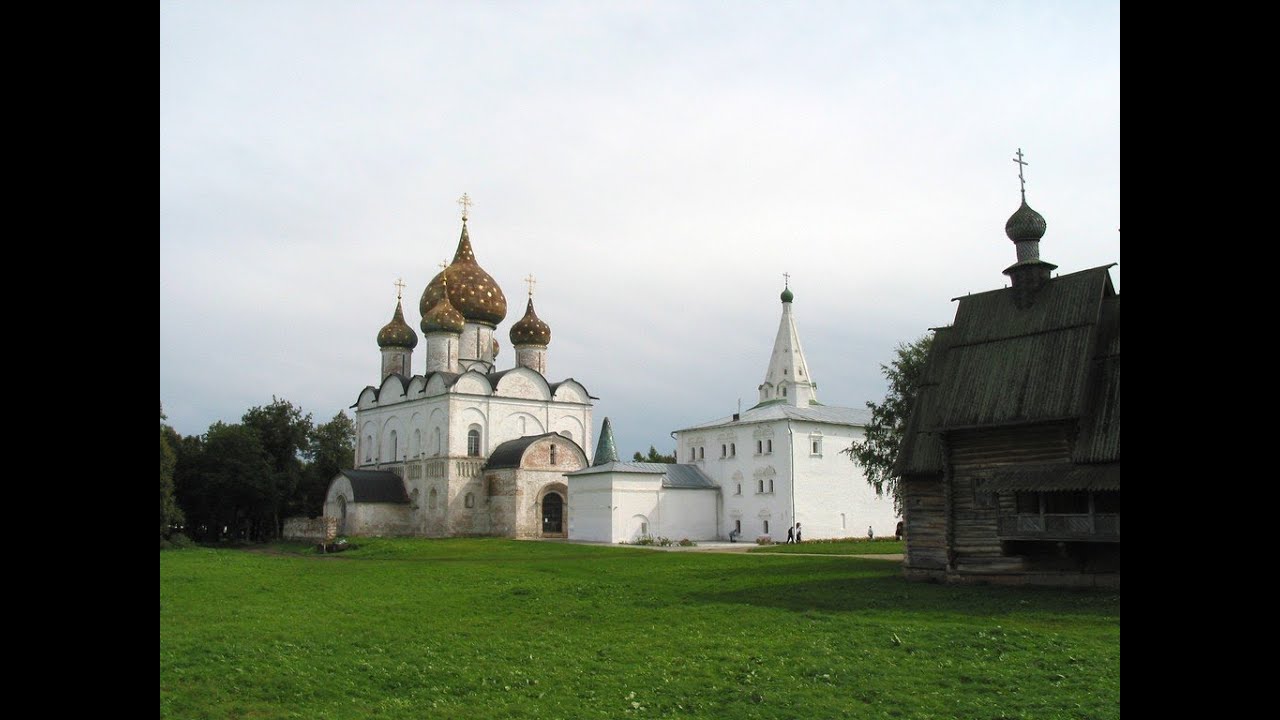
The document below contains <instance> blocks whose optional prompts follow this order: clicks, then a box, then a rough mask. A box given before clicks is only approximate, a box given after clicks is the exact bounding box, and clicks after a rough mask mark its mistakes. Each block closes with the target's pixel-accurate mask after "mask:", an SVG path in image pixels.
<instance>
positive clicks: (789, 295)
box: [782, 285, 796, 303]
mask: <svg viewBox="0 0 1280 720" xmlns="http://www.w3.org/2000/svg"><path fill="white" fill-rule="evenodd" d="M795 299H796V296H795V293H793V292H791V286H790V285H788V286H787V287H785V288H783V289H782V302H784V303H789V302H791V301H792V300H795Z"/></svg>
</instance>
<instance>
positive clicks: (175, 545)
mask: <svg viewBox="0 0 1280 720" xmlns="http://www.w3.org/2000/svg"><path fill="white" fill-rule="evenodd" d="M195 546H196V541H195V540H192V539H191V538H189V537H187V536H186V535H184V534H182V533H174V534H172V535H170V536H169V539H168V540H166V539H164V538H160V549H161V550H181V549H182V548H189V547H195Z"/></svg>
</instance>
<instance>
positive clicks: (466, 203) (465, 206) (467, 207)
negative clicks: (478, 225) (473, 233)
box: [458, 193, 473, 222]
mask: <svg viewBox="0 0 1280 720" xmlns="http://www.w3.org/2000/svg"><path fill="white" fill-rule="evenodd" d="M458 204H459V205H461V206H462V222H466V221H467V215H469V214H470V212H471V206H472V204H473V203H472V202H471V196H470V195H468V194H466V193H462V197H460V198H458Z"/></svg>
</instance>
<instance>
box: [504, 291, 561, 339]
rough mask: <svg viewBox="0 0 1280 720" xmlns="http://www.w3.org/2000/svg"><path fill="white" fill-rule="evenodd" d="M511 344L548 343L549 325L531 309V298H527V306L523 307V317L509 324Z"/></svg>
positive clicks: (549, 336) (549, 335)
mask: <svg viewBox="0 0 1280 720" xmlns="http://www.w3.org/2000/svg"><path fill="white" fill-rule="evenodd" d="M511 344H512V345H515V346H519V345H550V344H551V327H550V326H549V325H547V324H546V323H545V322H543V321H542V318H539V317H538V314H537V313H535V312H534V311H533V298H529V306H528V307H526V308H525V311H524V317H522V318H520V322H518V323H516V324H515V325H512V326H511Z"/></svg>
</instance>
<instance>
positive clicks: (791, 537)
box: [787, 525, 796, 545]
mask: <svg viewBox="0 0 1280 720" xmlns="http://www.w3.org/2000/svg"><path fill="white" fill-rule="evenodd" d="M795 541H796V529H795V526H794V525H793V526H791V527H789V528H787V544H788V545H792V544H794V543H795Z"/></svg>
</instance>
